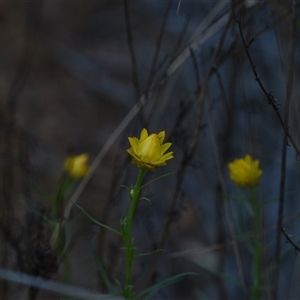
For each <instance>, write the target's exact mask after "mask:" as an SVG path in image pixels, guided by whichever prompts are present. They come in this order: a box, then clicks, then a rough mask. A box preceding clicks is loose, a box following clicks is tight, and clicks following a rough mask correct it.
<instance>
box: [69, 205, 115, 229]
mask: <svg viewBox="0 0 300 300" xmlns="http://www.w3.org/2000/svg"><path fill="white" fill-rule="evenodd" d="M74 205H76V206H77V207H78V208H79V209H80V210H81V211H82V212H83V213H84V214H85V215H86V216H87V217H88V219H89V220H90V221H92V222H93V223H95V224H97V225H99V226H101V227H103V228H105V229H108V230H110V231H111V232H114V233H115V234H117V235H121V233H120V232H119V231H117V230H115V229H113V228H111V227H109V226H107V225H105V224H103V223H101V222H99V221H97V220H96V219H94V218H93V217H92V216H91V215H89V214H88V212H87V211H86V210H84V209H83V208H82V207H81V206H79V205H78V204H76V203H74Z"/></svg>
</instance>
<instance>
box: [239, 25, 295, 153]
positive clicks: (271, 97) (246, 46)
mask: <svg viewBox="0 0 300 300" xmlns="http://www.w3.org/2000/svg"><path fill="white" fill-rule="evenodd" d="M235 21H236V23H237V24H238V28H239V32H240V36H241V39H242V43H243V45H244V50H245V53H246V56H247V58H248V61H249V63H250V66H251V69H252V72H253V74H254V76H255V80H256V81H257V83H258V85H259V87H260V89H261V90H262V92H263V94H264V95H265V96H266V98H267V101H268V104H270V105H271V107H272V108H273V110H274V112H275V114H276V116H277V118H278V120H279V122H280V124H281V127H282V128H283V131H284V133H285V135H286V137H287V138H288V140H289V141H290V142H291V144H292V146H293V148H294V149H295V151H296V154H297V157H300V150H299V148H298V146H297V144H296V142H295V140H294V138H293V137H292V136H291V134H290V132H289V128H288V126H287V125H286V124H285V122H284V120H283V118H282V117H281V114H280V112H279V108H278V103H277V102H276V100H275V97H274V95H273V93H272V92H268V91H267V89H266V88H265V86H264V85H263V83H262V81H261V79H260V77H259V75H258V72H257V70H256V65H255V63H254V61H253V59H252V57H251V55H250V52H249V48H250V46H251V44H252V43H253V41H254V37H251V38H250V40H249V42H246V40H245V37H244V33H243V29H242V24H241V21H239V20H237V19H235Z"/></svg>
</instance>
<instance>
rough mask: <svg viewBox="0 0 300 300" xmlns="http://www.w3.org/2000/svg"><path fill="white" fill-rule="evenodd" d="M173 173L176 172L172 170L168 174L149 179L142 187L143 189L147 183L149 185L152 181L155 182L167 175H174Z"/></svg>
mask: <svg viewBox="0 0 300 300" xmlns="http://www.w3.org/2000/svg"><path fill="white" fill-rule="evenodd" d="M173 174H174V172H171V173H167V174H164V175H161V176H159V177H157V178H155V179H153V180H151V181H149V182H148V183H146V184H144V185H142V186H141V189H143V188H144V187H146V186H147V185H149V184H151V183H153V182H155V181H157V180H159V179H162V178H165V177H169V176H170V175H173Z"/></svg>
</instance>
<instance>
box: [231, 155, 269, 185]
mask: <svg viewBox="0 0 300 300" xmlns="http://www.w3.org/2000/svg"><path fill="white" fill-rule="evenodd" d="M228 168H229V177H230V179H231V180H232V181H233V182H234V183H235V184H236V185H238V186H240V187H242V188H248V187H252V186H255V185H256V184H258V183H259V180H260V176H261V174H262V172H263V171H262V169H260V167H259V160H258V159H257V160H253V158H252V156H251V155H249V154H247V155H246V156H245V158H238V159H235V160H234V161H233V162H231V163H229V164H228Z"/></svg>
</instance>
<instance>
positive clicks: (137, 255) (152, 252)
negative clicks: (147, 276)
mask: <svg viewBox="0 0 300 300" xmlns="http://www.w3.org/2000/svg"><path fill="white" fill-rule="evenodd" d="M162 251H166V250H164V249H157V250H154V251H151V252H146V253H141V254H135V255H134V258H139V257H143V256H147V255H151V254H155V253H158V252H162Z"/></svg>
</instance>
